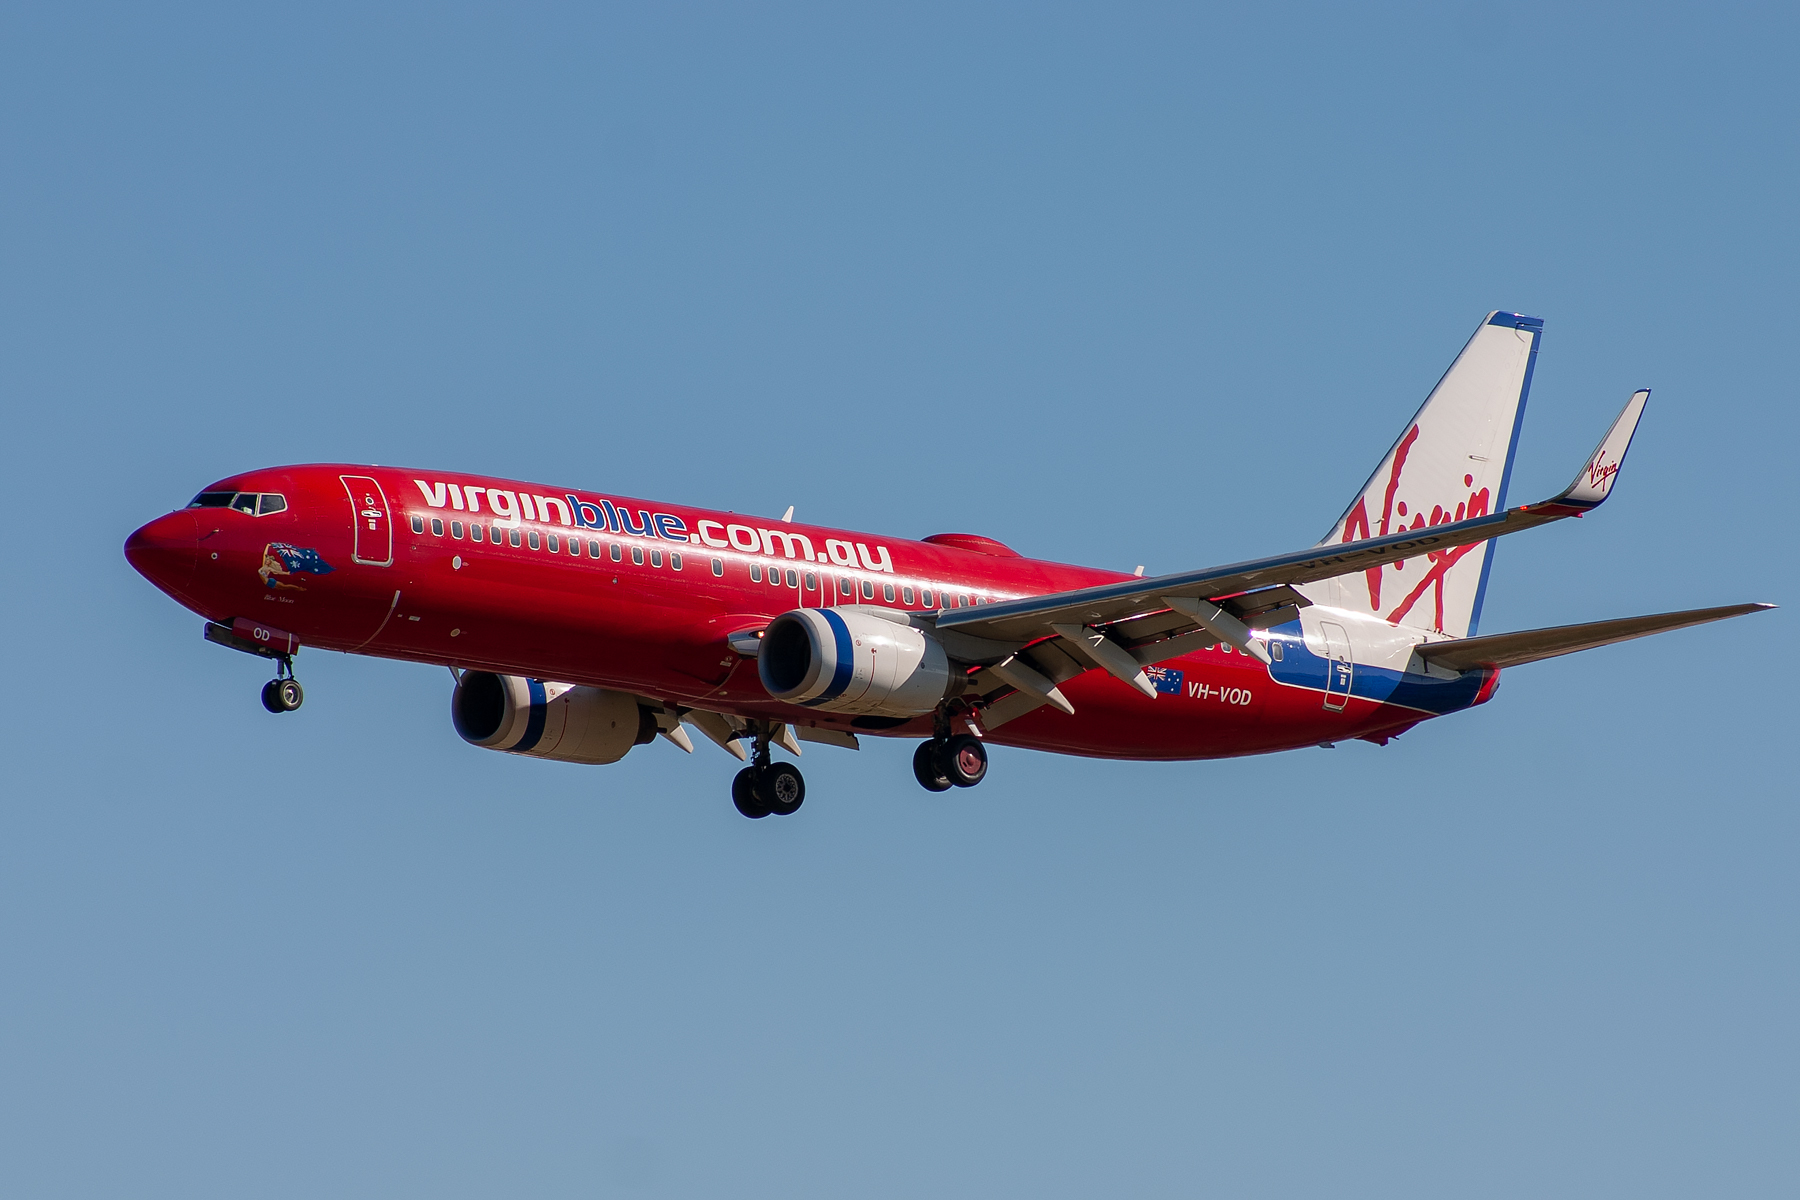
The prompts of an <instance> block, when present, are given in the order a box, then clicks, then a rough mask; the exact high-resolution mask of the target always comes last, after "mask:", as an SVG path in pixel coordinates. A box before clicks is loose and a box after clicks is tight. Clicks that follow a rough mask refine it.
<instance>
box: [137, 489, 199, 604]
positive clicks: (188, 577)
mask: <svg viewBox="0 0 1800 1200" xmlns="http://www.w3.org/2000/svg"><path fill="white" fill-rule="evenodd" d="M199 559H200V523H199V522H198V521H196V520H195V519H194V514H193V513H191V512H188V511H186V510H185V509H183V510H181V511H179V512H172V513H169V514H168V515H166V516H161V517H158V518H156V520H154V521H152V522H150V523H149V524H148V525H146V526H144V527H143V528H142V529H140V530H138V531H137V532H136V533H134V534H132V535H131V536H130V537H128V538H126V539H125V561H126V562H129V563H130V564H131V565H132V566H133V567H134V568H135V569H136V570H137V573H138V574H139V575H142V576H143V577H144V578H145V579H148V580H149V581H150V582H151V583H154V584H155V585H156V586H157V587H159V588H161V589H162V590H163V591H165V592H171V593H174V592H180V591H184V590H185V589H186V588H187V586H188V584H189V583H190V582H192V581H193V578H194V564H195V563H196V562H198V561H199Z"/></svg>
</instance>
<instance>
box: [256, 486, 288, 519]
mask: <svg viewBox="0 0 1800 1200" xmlns="http://www.w3.org/2000/svg"><path fill="white" fill-rule="evenodd" d="M286 511H287V497H286V496H282V495H279V494H277V493H275V492H264V493H263V494H262V498H261V499H260V500H259V501H257V504H256V515H257V516H259V517H266V516H268V515H269V514H270V513H278V512H286Z"/></svg>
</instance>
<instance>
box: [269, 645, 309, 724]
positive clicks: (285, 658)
mask: <svg viewBox="0 0 1800 1200" xmlns="http://www.w3.org/2000/svg"><path fill="white" fill-rule="evenodd" d="M275 661H276V663H277V666H276V668H275V678H273V679H271V680H269V682H267V683H265V684H263V690H262V702H263V707H264V708H266V709H268V710H269V711H270V712H272V713H287V712H293V711H294V710H295V709H296V708H299V707H300V705H301V704H302V703H303V702H304V701H305V700H306V692H305V691H303V690H302V689H301V687H300V681H299V680H298V679H295V678H294V659H293V656H292V655H289V654H283V655H281V656H280V657H279V658H277V659H276V660H275Z"/></svg>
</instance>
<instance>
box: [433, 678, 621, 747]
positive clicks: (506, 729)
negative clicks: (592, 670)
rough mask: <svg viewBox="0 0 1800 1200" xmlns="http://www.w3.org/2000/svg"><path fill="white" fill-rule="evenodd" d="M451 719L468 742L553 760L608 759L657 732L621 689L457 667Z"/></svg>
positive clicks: (451, 700) (451, 703)
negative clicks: (460, 676)
mask: <svg viewBox="0 0 1800 1200" xmlns="http://www.w3.org/2000/svg"><path fill="white" fill-rule="evenodd" d="M450 719H451V721H452V722H453V723H454V724H455V725H456V732H457V733H458V734H459V735H460V736H461V737H462V739H463V741H465V742H468V743H469V744H470V745H471V746H480V747H482V748H483V749H486V750H504V751H506V752H507V753H508V754H529V755H531V756H533V757H534V758H554V759H556V760H557V761H559V762H577V763H611V762H618V761H619V760H620V759H621V758H624V757H625V755H626V753H627V752H628V751H629V750H630V749H631V748H632V747H633V746H641V745H643V744H644V743H645V742H649V741H652V740H654V739H655V737H656V716H655V714H654V713H652V712H651V711H650V710H649V709H648V708H645V707H644V706H643V705H641V704H639V703H638V702H637V700H636V699H635V698H633V697H631V696H628V695H626V694H625V693H624V692H614V691H608V690H607V689H606V688H596V687H584V686H581V685H579V684H573V683H550V682H546V681H544V680H541V679H526V678H524V677H522V676H518V675H495V674H493V673H492V672H489V671H464V672H463V674H462V678H461V679H459V680H458V681H457V684H456V691H455V693H454V694H453V695H452V696H451V697H450Z"/></svg>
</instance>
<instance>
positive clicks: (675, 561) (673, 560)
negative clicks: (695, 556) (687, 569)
mask: <svg viewBox="0 0 1800 1200" xmlns="http://www.w3.org/2000/svg"><path fill="white" fill-rule="evenodd" d="M669 566H670V567H671V568H672V569H674V570H677V571H679V570H681V555H679V554H676V553H675V552H674V551H673V550H671V551H670V552H669Z"/></svg>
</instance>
